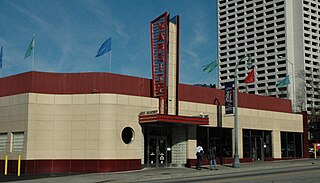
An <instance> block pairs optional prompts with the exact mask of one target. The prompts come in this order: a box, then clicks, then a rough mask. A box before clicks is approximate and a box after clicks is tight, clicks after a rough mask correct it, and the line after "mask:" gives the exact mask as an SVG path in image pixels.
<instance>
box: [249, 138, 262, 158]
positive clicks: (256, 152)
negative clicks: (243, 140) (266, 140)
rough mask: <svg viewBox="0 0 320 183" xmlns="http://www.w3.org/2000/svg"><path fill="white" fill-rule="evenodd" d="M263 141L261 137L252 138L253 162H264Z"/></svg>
mask: <svg viewBox="0 0 320 183" xmlns="http://www.w3.org/2000/svg"><path fill="white" fill-rule="evenodd" d="M262 141H263V139H262V137H260V136H252V138H251V144H252V160H253V161H263V160H264V155H263V142H262Z"/></svg>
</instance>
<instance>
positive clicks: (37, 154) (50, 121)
mask: <svg viewBox="0 0 320 183" xmlns="http://www.w3.org/2000/svg"><path fill="white" fill-rule="evenodd" d="M7 98H9V99H7ZM20 98H23V99H24V100H22V99H20ZM5 100H9V101H10V102H11V103H9V102H6V103H5V102H1V105H2V106H7V107H2V108H0V115H2V116H4V115H7V118H9V119H8V120H6V121H4V120H3V119H0V129H1V131H11V130H19V131H20V130H21V131H25V134H26V135H25V136H26V137H25V152H24V155H23V158H25V159H82V158H83V159H141V158H142V157H141V156H142V155H143V152H142V151H143V149H142V148H141V147H143V136H142V131H141V127H140V125H139V123H138V115H139V113H140V112H141V111H149V110H156V109H157V108H158V100H157V99H153V98H147V97H136V96H128V95H118V94H88V95H49V94H35V93H29V94H22V95H15V96H11V97H2V98H1V100H0V101H5ZM20 100H22V104H15V103H14V102H13V101H20ZM20 108H22V109H20ZM18 109H20V110H22V111H21V112H19V111H17V110H18ZM27 111H28V112H27ZM28 113H29V115H28ZM8 114H10V115H9V116H8ZM16 114H19V115H16ZM22 114H24V115H22ZM17 117H20V118H22V119H19V120H17V119H16V118H17ZM127 126H128V127H131V128H133V130H134V132H135V137H134V141H133V142H132V143H131V144H125V143H123V141H122V140H121V132H122V130H123V128H125V127H127ZM26 142H27V143H26ZM0 154H1V155H3V154H12V153H9V151H8V152H0Z"/></svg>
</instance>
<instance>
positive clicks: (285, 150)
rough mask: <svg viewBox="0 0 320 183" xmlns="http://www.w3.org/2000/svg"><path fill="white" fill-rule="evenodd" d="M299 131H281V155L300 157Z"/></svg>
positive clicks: (284, 156) (300, 142)
mask: <svg viewBox="0 0 320 183" xmlns="http://www.w3.org/2000/svg"><path fill="white" fill-rule="evenodd" d="M301 135H302V134H301V133H294V132H281V156H282V157H283V158H291V157H302V141H301Z"/></svg>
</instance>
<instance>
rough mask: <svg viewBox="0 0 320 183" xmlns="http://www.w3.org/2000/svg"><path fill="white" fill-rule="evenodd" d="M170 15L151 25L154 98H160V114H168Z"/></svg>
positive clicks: (156, 20)
mask: <svg viewBox="0 0 320 183" xmlns="http://www.w3.org/2000/svg"><path fill="white" fill-rule="evenodd" d="M168 25H169V14H168V13H167V12H165V13H164V14H162V15H160V16H159V17H158V18H156V19H155V20H153V21H152V22H151V23H150V31H151V52H152V88H153V97H157V98H159V113H160V114H167V107H166V106H167V101H166V100H167V62H168V42H169V41H168V40H169V39H168V37H169V26H168Z"/></svg>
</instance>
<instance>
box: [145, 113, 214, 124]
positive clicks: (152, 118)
mask: <svg viewBox="0 0 320 183" xmlns="http://www.w3.org/2000/svg"><path fill="white" fill-rule="evenodd" d="M156 122H158V123H172V124H188V125H209V118H208V117H207V116H205V117H191V116H176V115H163V114H152V115H140V116H139V123H140V124H143V123H156Z"/></svg>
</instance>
